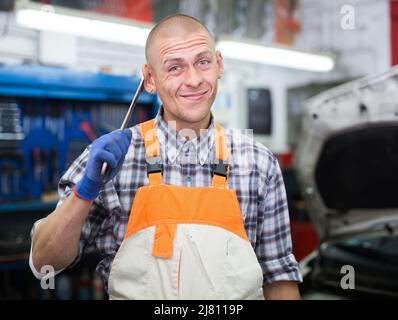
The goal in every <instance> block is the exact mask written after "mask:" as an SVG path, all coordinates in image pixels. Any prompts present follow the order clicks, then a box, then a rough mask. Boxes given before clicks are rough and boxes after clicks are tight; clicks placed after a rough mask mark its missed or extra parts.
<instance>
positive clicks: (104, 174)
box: [101, 75, 144, 183]
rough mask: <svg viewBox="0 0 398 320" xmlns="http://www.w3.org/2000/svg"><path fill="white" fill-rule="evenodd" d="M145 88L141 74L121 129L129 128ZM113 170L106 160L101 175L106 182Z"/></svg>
mask: <svg viewBox="0 0 398 320" xmlns="http://www.w3.org/2000/svg"><path fill="white" fill-rule="evenodd" d="M143 89H144V76H143V75H141V79H140V83H139V84H138V88H137V91H136V92H135V94H134V97H133V100H131V103H130V107H129V109H128V111H127V113H126V116H125V117H124V120H123V123H122V125H121V127H120V129H121V130H124V129H126V128H127V125H128V123H129V121H130V118H131V115H132V114H133V111H134V108H135V106H136V104H137V101H138V97H139V95H140V93H141V92H142V91H143ZM110 171H111V168H110V167H109V166H108V164H107V163H106V162H105V163H104V164H103V165H102V170H101V176H102V177H103V181H104V183H105V181H106V178H107V176H108V175H109V172H110Z"/></svg>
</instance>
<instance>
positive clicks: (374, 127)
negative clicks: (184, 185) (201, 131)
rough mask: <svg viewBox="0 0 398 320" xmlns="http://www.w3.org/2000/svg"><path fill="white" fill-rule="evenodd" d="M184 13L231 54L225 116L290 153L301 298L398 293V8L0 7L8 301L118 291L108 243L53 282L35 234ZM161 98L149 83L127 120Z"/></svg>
mask: <svg viewBox="0 0 398 320" xmlns="http://www.w3.org/2000/svg"><path fill="white" fill-rule="evenodd" d="M174 13H183V14H187V15H190V16H193V17H195V18H197V19H199V20H200V21H202V22H203V23H204V24H205V25H206V26H207V28H208V29H209V31H210V32H211V33H212V34H213V36H214V38H215V46H216V48H217V49H218V50H220V51H221V53H222V55H223V58H224V72H223V76H222V78H221V79H220V80H219V84H218V93H217V97H216V100H215V102H214V104H213V106H212V113H213V115H214V117H215V119H216V121H217V122H219V123H220V124H221V125H222V126H223V127H225V128H231V129H240V130H242V132H246V131H247V134H251V135H252V137H253V138H254V139H255V140H256V141H258V142H260V143H262V144H264V145H265V146H266V147H268V148H269V149H270V150H271V151H272V152H273V153H274V154H275V155H276V157H277V159H278V162H279V165H280V167H281V169H282V174H283V178H284V183H285V188H286V192H287V197H288V205H289V213H290V227H291V235H292V242H293V253H294V255H295V257H296V259H297V261H298V262H299V263H300V271H301V273H302V276H303V282H302V283H300V285H299V289H300V293H301V297H302V299H306V300H318V299H320V300H351V299H355V300H356V299H367V298H372V299H383V298H398V237H397V228H398V196H397V192H396V190H397V187H396V185H397V183H396V181H397V177H398V67H397V66H396V65H397V64H398V1H396V0H377V1H374V0H335V1H327V0H202V1H199V0H168V1H162V0H113V1H111V0H73V1H66V0H2V1H0V299H2V300H3V299H4V300H9V299H17V300H20V299H30V300H106V299H107V298H108V297H107V294H106V292H105V291H104V286H103V283H102V280H101V278H100V277H99V275H98V274H97V273H96V272H95V268H96V265H97V263H98V261H99V259H100V257H99V252H97V251H96V248H95V247H93V248H88V250H87V253H86V254H85V255H84V256H83V258H82V259H81V261H80V262H79V263H78V264H77V265H76V266H75V267H73V268H71V269H68V270H65V271H63V272H62V273H61V274H59V275H57V276H56V278H55V289H53V290H48V289H43V287H42V285H41V283H40V280H38V279H36V278H35V277H34V275H33V274H32V272H31V270H30V268H29V253H30V247H31V235H30V232H31V229H32V226H33V223H34V222H35V221H37V220H39V219H41V218H44V217H46V216H47V215H48V214H50V213H51V212H52V211H53V210H54V209H55V207H56V205H57V202H58V199H59V198H58V197H59V196H58V192H57V187H58V182H59V179H60V177H61V176H62V175H63V174H64V173H65V171H66V170H67V169H68V167H69V166H70V164H72V162H73V161H74V160H75V159H76V158H77V157H78V156H79V155H80V154H81V153H82V152H83V151H84V150H85V148H86V147H87V146H88V145H90V144H91V143H92V142H93V141H94V140H95V139H96V138H98V137H100V136H102V135H104V134H106V133H109V132H111V131H113V130H116V129H119V128H120V126H121V124H122V122H123V119H124V117H125V115H126V112H127V110H128V109H129V106H130V103H131V100H132V98H133V95H134V93H135V92H136V90H137V89H138V87H139V86H140V79H141V67H142V65H143V64H144V63H145V50H144V47H145V41H146V38H147V36H148V33H149V31H150V30H151V28H152V27H153V25H154V24H155V23H157V22H158V21H160V20H161V19H163V18H164V17H166V16H168V15H171V14H174ZM160 106H161V100H160V98H159V97H158V95H157V94H156V93H155V94H150V93H148V92H146V91H143V92H142V93H141V94H140V95H139V97H138V100H137V101H136V106H135V108H134V111H133V113H132V115H131V118H130V119H129V121H128V123H127V126H128V127H130V126H133V125H135V124H138V123H141V122H144V121H146V120H149V119H152V118H154V117H155V116H156V114H157V112H158V110H159V108H160ZM347 266H348V267H347ZM350 272H351V274H349V273H350ZM348 276H350V277H349V278H347V277H348Z"/></svg>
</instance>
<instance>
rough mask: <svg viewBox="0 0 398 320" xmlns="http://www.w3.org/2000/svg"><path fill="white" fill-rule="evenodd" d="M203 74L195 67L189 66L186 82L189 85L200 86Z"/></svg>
mask: <svg viewBox="0 0 398 320" xmlns="http://www.w3.org/2000/svg"><path fill="white" fill-rule="evenodd" d="M202 81H203V79H202V75H201V73H200V72H198V71H197V70H195V68H194V67H190V68H188V71H187V73H186V77H185V84H186V85H187V86H189V87H198V86H200V85H201V84H202Z"/></svg>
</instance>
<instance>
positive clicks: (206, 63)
mask: <svg viewBox="0 0 398 320" xmlns="http://www.w3.org/2000/svg"><path fill="white" fill-rule="evenodd" d="M209 63H210V61H209V60H200V61H199V64H200V65H202V66H206V65H208V64H209Z"/></svg>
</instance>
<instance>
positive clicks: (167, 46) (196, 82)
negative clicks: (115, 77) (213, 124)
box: [144, 31, 223, 125]
mask: <svg viewBox="0 0 398 320" xmlns="http://www.w3.org/2000/svg"><path fill="white" fill-rule="evenodd" d="M153 49H154V53H153V55H152V59H151V64H150V65H149V67H147V70H149V73H148V72H147V76H148V78H149V79H148V81H147V83H149V86H153V88H152V91H155V90H157V91H158V94H159V96H160V99H161V100H162V102H163V107H164V117H165V120H167V121H170V120H174V121H176V122H177V123H180V124H190V125H193V124H196V123H200V122H206V121H208V120H209V119H210V108H211V106H212V104H213V102H214V99H215V97H216V93H217V81H218V79H219V78H220V77H221V73H222V69H223V62H222V56H221V54H220V53H219V52H217V53H216V52H215V51H214V46H213V43H212V40H211V38H210V37H209V35H208V34H207V33H206V32H204V31H197V32H192V33H190V34H189V35H185V36H173V37H167V38H162V37H159V38H157V39H156V40H155V43H154V46H153ZM144 74H145V66H144ZM146 87H147V86H146ZM147 90H148V88H147Z"/></svg>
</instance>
